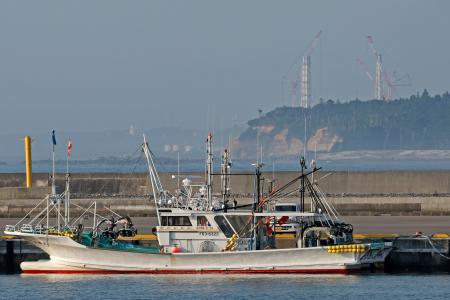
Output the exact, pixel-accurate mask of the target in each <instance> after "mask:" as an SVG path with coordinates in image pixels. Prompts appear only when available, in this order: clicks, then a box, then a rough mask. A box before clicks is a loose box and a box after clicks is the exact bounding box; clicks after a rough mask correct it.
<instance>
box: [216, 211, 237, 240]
mask: <svg viewBox="0 0 450 300" xmlns="http://www.w3.org/2000/svg"><path fill="white" fill-rule="evenodd" d="M214 221H216V223H217V225H218V226H219V228H220V230H222V232H223V234H225V236H226V237H227V238H230V237H231V236H232V235H233V234H234V231H233V228H231V226H230V224H228V221H227V220H226V219H225V217H224V216H215V217H214Z"/></svg>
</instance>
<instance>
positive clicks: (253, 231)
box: [5, 134, 390, 274]
mask: <svg viewBox="0 0 450 300" xmlns="http://www.w3.org/2000/svg"><path fill="white" fill-rule="evenodd" d="M142 150H143V153H144V155H145V157H146V160H147V164H148V171H149V178H150V183H151V186H152V189H153V200H154V203H155V209H156V213H157V220H158V226H156V235H157V238H158V244H159V247H144V246H140V245H133V244H127V243H124V242H123V241H121V239H120V237H130V236H134V235H135V234H136V229H135V228H134V226H133V223H132V220H131V219H130V218H129V217H122V216H118V215H116V216H113V217H108V218H105V217H102V216H100V215H98V214H97V207H96V202H95V201H93V202H92V203H91V204H90V205H89V206H87V207H86V208H85V209H84V212H83V214H82V215H81V216H79V217H78V218H75V219H74V220H70V210H69V207H70V205H71V203H70V197H69V195H70V193H69V188H68V186H69V181H70V176H67V187H66V190H65V191H64V192H63V193H62V194H60V195H56V194H55V193H52V194H51V195H49V196H47V197H46V198H45V199H43V200H42V201H41V203H39V204H38V205H37V206H36V207H35V209H33V210H32V211H31V212H30V213H29V214H28V215H27V216H26V218H24V219H22V220H21V222H19V223H18V224H16V225H13V226H11V225H8V226H7V227H6V230H5V233H6V234H11V235H16V236H19V237H21V238H23V239H24V240H27V241H29V242H31V243H32V244H34V245H36V246H37V247H39V248H41V249H42V250H44V251H45V252H47V253H48V254H49V256H50V259H49V260H45V261H38V262H23V263H22V264H21V268H22V270H23V272H24V273H155V274H156V273H158V274H159V273H162V274H165V273H176V274H178V273H349V272H354V271H358V270H361V269H362V268H364V267H368V266H370V265H371V264H374V263H377V262H383V261H384V259H385V257H386V256H387V254H388V253H389V251H390V247H389V245H386V244H354V243H353V239H352V232H353V228H352V227H351V225H350V224H347V223H345V222H343V221H342V219H341V217H340V216H339V214H338V213H337V211H336V210H335V209H334V207H333V206H332V205H331V204H330V203H329V202H327V201H326V199H325V197H324V195H323V193H322V192H321V191H320V189H319V188H318V186H317V184H316V183H314V181H311V180H310V179H309V176H311V175H312V174H313V173H314V172H316V171H317V170H318V168H316V167H314V168H313V169H312V170H311V171H310V172H306V171H305V170H306V164H305V161H304V159H302V160H301V174H300V175H299V176H297V177H296V178H294V179H292V180H291V181H290V182H288V183H287V184H286V185H284V186H281V187H279V188H278V189H276V190H271V191H269V192H267V193H263V191H262V190H261V186H260V182H261V167H262V166H261V165H260V164H257V165H256V166H255V174H254V175H255V176H254V178H255V181H254V187H255V192H254V197H253V203H252V204H251V205H250V207H249V206H248V205H237V203H234V204H233V205H229V196H230V177H231V176H233V174H231V172H230V167H231V161H230V157H229V154H228V153H226V152H225V154H224V156H223V157H222V159H223V161H222V168H221V172H220V174H217V175H220V176H221V190H222V192H221V195H220V196H218V197H217V196H215V195H214V194H213V166H212V162H213V160H212V135H211V134H210V135H209V136H208V139H207V161H206V163H207V168H206V176H205V177H206V178H205V179H206V180H205V183H193V182H192V181H191V179H189V178H186V179H184V180H183V181H182V183H183V184H182V187H181V188H180V189H178V190H177V191H176V192H175V193H174V194H171V193H169V192H168V191H167V190H165V189H164V187H163V186H162V184H161V181H160V179H159V175H158V172H157V169H156V166H155V163H154V157H153V153H152V152H151V151H150V148H149V145H148V143H147V141H146V140H145V137H144V143H143V145H142ZM293 187H294V191H297V192H298V193H299V195H300V199H299V203H298V204H297V205H296V206H295V207H296V209H295V210H281V211H280V207H281V206H280V205H278V206H277V203H280V201H283V199H284V197H285V196H286V195H287V194H290V193H292V191H290V190H289V189H292V188H293ZM53 190H54V189H53ZM307 194H308V195H309V196H310V198H311V207H310V211H305V197H306V195H307ZM62 202H64V205H63V206H61V203H62ZM281 203H282V202H281ZM277 207H278V209H277ZM249 208H250V209H249ZM297 208H298V209H297ZM35 211H36V212H35ZM83 215H91V216H93V223H92V227H88V226H86V224H83V223H82V220H83V218H82V217H83ZM52 216H54V218H52ZM28 218H31V220H30V221H26V223H24V222H25V220H28ZM52 219H56V220H57V224H56V225H54V226H51V225H50V222H51V220H52ZM283 226H285V227H288V228H291V229H292V230H293V232H292V234H293V236H294V238H295V239H296V245H295V247H290V248H284V249H280V247H277V244H276V239H277V234H280V233H281V231H280V230H282V229H280V228H282V227H283Z"/></svg>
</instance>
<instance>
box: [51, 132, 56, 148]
mask: <svg viewBox="0 0 450 300" xmlns="http://www.w3.org/2000/svg"><path fill="white" fill-rule="evenodd" d="M52 142H53V151H54V150H55V146H56V137H55V130H52Z"/></svg>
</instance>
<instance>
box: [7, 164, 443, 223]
mask: <svg viewBox="0 0 450 300" xmlns="http://www.w3.org/2000/svg"><path fill="white" fill-rule="evenodd" d="M172 175H173V174H172V173H161V174H160V177H161V181H162V184H163V186H164V187H165V188H166V189H168V190H169V191H174V190H175V189H177V187H178V180H177V178H176V177H175V179H174V178H173V177H174V176H172ZM189 175H192V176H193V179H192V180H193V182H198V183H203V182H204V180H203V178H204V174H202V173H194V174H189ZM296 176H298V173H297V172H276V173H274V174H272V173H263V177H264V181H263V188H264V190H267V189H268V187H269V185H270V181H273V184H274V186H275V187H280V186H282V185H283V184H285V183H287V182H288V181H290V180H291V179H292V178H295V177H296ZM182 178H183V175H182V176H181V179H182ZM274 179H275V180H274ZM315 179H316V180H317V181H318V183H319V186H320V188H321V189H322V190H323V192H324V193H325V194H326V195H327V198H328V200H329V201H330V202H332V203H333V204H334V205H335V206H336V208H337V209H338V210H339V211H340V212H341V213H342V214H344V215H377V214H388V215H389V214H390V215H450V171H423V172H414V171H379V172H320V171H319V172H317V173H316V174H315ZM64 181H65V175H64V174H61V175H58V176H57V177H56V185H57V186H58V187H59V189H62V188H63V187H64ZM180 181H181V180H180ZM214 182H215V183H216V184H215V188H214V192H215V193H220V190H219V189H220V184H219V182H220V176H214ZM253 182H254V177H253V175H251V174H248V175H240V176H232V178H231V187H232V197H233V198H235V199H236V200H237V201H238V202H239V203H241V204H246V203H250V202H251V201H252V200H251V198H252V194H253ZM50 185H51V179H50V177H49V175H48V174H44V173H38V174H34V175H33V187H32V188H30V189H27V188H25V175H24V174H21V173H3V174H0V217H20V216H23V215H24V214H25V213H26V212H27V211H28V210H29V209H30V208H31V207H33V206H34V205H36V203H37V202H36V201H38V200H40V199H42V198H43V197H45V195H46V194H48V193H49V192H50ZM70 190H71V195H72V198H73V199H74V201H75V202H78V203H79V204H80V205H82V204H83V203H86V202H89V201H92V200H93V199H96V200H97V201H98V202H99V203H100V204H101V205H103V206H106V207H108V208H110V209H113V210H115V211H118V212H119V213H122V214H129V215H134V216H146V215H152V211H153V204H152V201H150V200H151V194H152V190H151V185H150V182H149V179H148V175H147V174H146V173H134V174H127V173H75V174H71V181H70ZM295 197H296V195H295V194H294V195H293V196H291V197H289V198H287V199H286V201H295V199H296V198H295ZM74 213H76V211H74Z"/></svg>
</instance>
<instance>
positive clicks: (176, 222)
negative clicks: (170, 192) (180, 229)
mask: <svg viewBox="0 0 450 300" xmlns="http://www.w3.org/2000/svg"><path fill="white" fill-rule="evenodd" d="M168 226H192V223H191V221H190V220H189V217H188V216H170V217H168Z"/></svg>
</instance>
